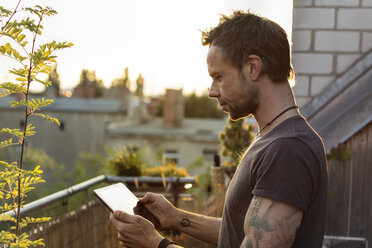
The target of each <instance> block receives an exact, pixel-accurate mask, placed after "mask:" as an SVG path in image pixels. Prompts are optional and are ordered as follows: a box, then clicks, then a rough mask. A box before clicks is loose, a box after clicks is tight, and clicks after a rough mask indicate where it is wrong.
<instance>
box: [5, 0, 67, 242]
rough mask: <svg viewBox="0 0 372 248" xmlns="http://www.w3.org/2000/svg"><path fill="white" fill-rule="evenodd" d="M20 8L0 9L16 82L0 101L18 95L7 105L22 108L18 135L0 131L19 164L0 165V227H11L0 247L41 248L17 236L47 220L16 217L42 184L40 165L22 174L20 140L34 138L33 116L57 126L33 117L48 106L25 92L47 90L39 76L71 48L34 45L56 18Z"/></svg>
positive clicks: (49, 12) (22, 146)
mask: <svg viewBox="0 0 372 248" xmlns="http://www.w3.org/2000/svg"><path fill="white" fill-rule="evenodd" d="M20 3H21V0H19V1H18V4H17V6H16V7H15V9H14V10H13V11H11V10H7V9H5V8H3V7H1V6H0V13H1V14H0V15H1V18H0V24H1V30H0V55H1V56H5V57H8V58H9V59H12V60H15V61H17V63H18V65H19V67H18V68H13V69H10V70H9V73H10V74H13V75H14V76H15V77H16V79H15V82H3V83H1V84H0V88H2V89H4V90H5V92H4V93H2V94H0V96H6V95H11V94H15V93H16V94H21V95H24V99H23V100H14V101H11V102H10V104H11V107H12V108H16V107H22V108H24V110H25V121H24V127H23V129H11V128H2V129H1V130H0V133H4V134H6V135H7V136H8V138H6V140H5V141H1V143H0V148H5V147H8V146H18V147H20V156H19V162H18V161H14V162H5V161H0V167H1V170H0V171H1V172H0V202H1V203H4V205H2V206H0V213H1V214H0V222H4V221H5V222H11V223H13V226H11V229H10V230H9V231H5V230H3V231H1V232H0V244H7V246H9V247H36V246H40V245H43V241H42V240H41V239H40V240H34V241H31V240H30V239H29V235H28V234H27V233H25V232H23V230H24V228H25V227H26V226H28V225H30V224H37V223H41V222H45V221H48V220H49V218H46V217H45V218H29V217H26V218H21V215H20V208H21V207H22V206H23V204H24V200H25V198H26V196H27V195H28V193H29V192H30V191H31V190H32V189H34V186H33V185H35V184H37V183H42V182H44V180H43V179H42V176H41V175H42V173H43V171H42V170H41V169H40V165H37V166H36V167H35V168H34V169H31V170H25V169H24V168H23V161H24V153H25V144H26V138H27V137H28V136H32V135H35V134H36V131H35V127H34V126H33V125H32V124H31V123H28V121H29V117H30V116H32V115H35V116H40V117H42V118H44V119H47V120H48V121H51V122H55V123H57V124H59V122H58V120H57V119H56V118H53V117H51V116H48V115H45V114H41V113H39V112H40V108H42V107H44V106H46V105H49V104H51V103H52V102H53V100H50V99H44V98H43V99H31V98H30V97H29V96H30V94H29V93H30V92H29V89H30V84H31V83H32V82H39V83H41V84H43V85H45V86H46V87H48V86H50V85H51V82H50V81H45V80H42V77H41V76H42V75H43V74H44V75H49V74H50V72H51V70H52V65H53V64H54V63H55V62H56V60H55V58H56V57H57V56H56V55H55V52H56V51H58V50H62V49H64V48H68V47H71V46H72V44H71V43H67V42H56V41H52V42H49V43H45V44H37V43H36V41H37V40H38V39H37V38H38V37H39V36H40V35H41V34H42V32H43V25H42V21H43V20H44V18H46V17H49V16H53V15H55V14H57V12H56V11H55V10H53V9H51V8H50V7H41V6H39V5H36V6H35V7H33V8H29V7H25V8H21V9H19V8H20V7H19V5H20ZM19 12H23V14H22V17H23V19H17V18H18V16H19V15H18V13H19ZM11 213H13V216H15V217H13V216H12V215H11Z"/></svg>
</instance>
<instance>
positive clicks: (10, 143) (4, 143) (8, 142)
mask: <svg viewBox="0 0 372 248" xmlns="http://www.w3.org/2000/svg"><path fill="white" fill-rule="evenodd" d="M14 145H19V143H13V139H12V138H10V139H8V140H4V141H2V142H0V148H4V147H7V146H14Z"/></svg>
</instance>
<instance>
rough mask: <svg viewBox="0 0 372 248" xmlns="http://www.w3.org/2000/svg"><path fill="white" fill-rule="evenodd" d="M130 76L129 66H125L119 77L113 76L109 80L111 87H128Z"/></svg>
mask: <svg viewBox="0 0 372 248" xmlns="http://www.w3.org/2000/svg"><path fill="white" fill-rule="evenodd" d="M130 84H131V82H130V78H129V68H128V67H125V69H124V74H123V76H121V77H120V78H115V79H114V80H113V81H112V82H111V87H118V88H122V89H128V90H129V88H130Z"/></svg>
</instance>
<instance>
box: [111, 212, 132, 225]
mask: <svg viewBox="0 0 372 248" xmlns="http://www.w3.org/2000/svg"><path fill="white" fill-rule="evenodd" d="M113 216H114V217H115V218H116V219H117V220H120V221H122V222H125V223H134V222H135V218H136V217H135V216H134V215H131V214H127V213H126V212H123V211H120V210H115V211H114V213H113Z"/></svg>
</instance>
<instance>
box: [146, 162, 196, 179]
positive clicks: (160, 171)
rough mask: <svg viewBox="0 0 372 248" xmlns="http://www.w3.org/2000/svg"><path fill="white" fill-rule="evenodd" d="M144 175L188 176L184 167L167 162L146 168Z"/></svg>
mask: <svg viewBox="0 0 372 248" xmlns="http://www.w3.org/2000/svg"><path fill="white" fill-rule="evenodd" d="M144 174H145V175H146V176H150V177H161V176H163V175H164V176H165V177H188V176H189V173H188V172H187V170H186V169H185V168H177V164H175V163H172V162H171V163H168V164H167V165H158V166H155V167H153V168H146V169H145V173H144Z"/></svg>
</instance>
